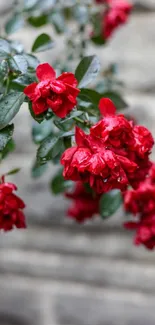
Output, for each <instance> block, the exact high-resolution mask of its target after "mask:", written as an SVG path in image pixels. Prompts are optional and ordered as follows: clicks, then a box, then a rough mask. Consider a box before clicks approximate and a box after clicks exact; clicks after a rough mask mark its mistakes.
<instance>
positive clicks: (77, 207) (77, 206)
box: [65, 181, 100, 223]
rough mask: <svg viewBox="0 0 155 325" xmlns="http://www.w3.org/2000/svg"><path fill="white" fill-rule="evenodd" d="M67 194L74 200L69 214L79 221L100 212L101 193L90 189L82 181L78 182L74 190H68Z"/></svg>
mask: <svg viewBox="0 0 155 325" xmlns="http://www.w3.org/2000/svg"><path fill="white" fill-rule="evenodd" d="M65 196H66V197H67V198H68V199H71V200H72V202H73V203H72V204H71V206H70V207H69V209H68V212H67V214H68V216H69V217H70V218H72V219H74V220H76V221H77V222H79V223H81V222H84V221H85V220H87V219H92V218H93V217H94V215H96V214H99V199H100V195H97V194H96V193H94V192H90V191H88V190H87V189H86V187H85V186H84V184H83V183H82V182H80V181H79V182H76V183H75V188H74V190H73V191H70V192H66V193H65Z"/></svg>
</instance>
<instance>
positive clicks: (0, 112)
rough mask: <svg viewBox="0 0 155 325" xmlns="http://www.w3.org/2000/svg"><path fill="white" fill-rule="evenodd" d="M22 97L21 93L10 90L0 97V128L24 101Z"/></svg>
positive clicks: (7, 122)
mask: <svg viewBox="0 0 155 325" xmlns="http://www.w3.org/2000/svg"><path fill="white" fill-rule="evenodd" d="M24 98H25V95H24V94H23V93H21V92H12V93H9V94H8V95H6V96H4V97H3V98H2V99H0V130H1V129H3V128H4V127H5V126H6V125H8V124H9V123H10V122H11V120H12V119H13V118H14V117H15V115H16V114H17V113H18V111H19V109H20V106H21V105H22V103H23V102H24Z"/></svg>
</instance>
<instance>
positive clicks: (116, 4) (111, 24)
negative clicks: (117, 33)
mask: <svg viewBox="0 0 155 325" xmlns="http://www.w3.org/2000/svg"><path fill="white" fill-rule="evenodd" d="M108 2H109V9H107V11H106V13H105V14H104V16H103V31H102V34H103V37H104V38H106V39H107V38H109V37H110V36H111V35H112V33H113V32H114V30H115V29H116V28H118V27H119V26H121V25H122V24H125V23H126V22H127V20H128V16H129V14H130V12H131V9H132V5H131V3H129V2H128V1H126V0H109V1H108Z"/></svg>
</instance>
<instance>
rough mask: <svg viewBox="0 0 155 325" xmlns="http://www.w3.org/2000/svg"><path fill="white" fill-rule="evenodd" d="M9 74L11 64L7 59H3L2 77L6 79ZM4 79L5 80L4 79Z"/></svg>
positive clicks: (1, 65)
mask: <svg viewBox="0 0 155 325" xmlns="http://www.w3.org/2000/svg"><path fill="white" fill-rule="evenodd" d="M8 74H9V65H8V62H7V61H6V60H2V62H1V63H0V78H2V79H5V78H7V76H8ZM3 81H4V80H3Z"/></svg>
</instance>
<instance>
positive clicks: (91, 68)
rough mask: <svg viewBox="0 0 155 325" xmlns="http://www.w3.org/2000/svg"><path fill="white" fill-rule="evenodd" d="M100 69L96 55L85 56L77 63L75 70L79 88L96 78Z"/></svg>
mask: <svg viewBox="0 0 155 325" xmlns="http://www.w3.org/2000/svg"><path fill="white" fill-rule="evenodd" d="M99 70H100V62H99V59H98V57H97V56H96V55H92V56H86V57H84V58H83V59H82V60H81V62H80V63H79V65H78V67H77V68H76V71H75V77H76V79H77V80H78V83H79V88H84V87H85V86H87V85H88V84H89V83H91V82H92V81H93V79H94V78H96V76H97V74H98V72H99Z"/></svg>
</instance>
